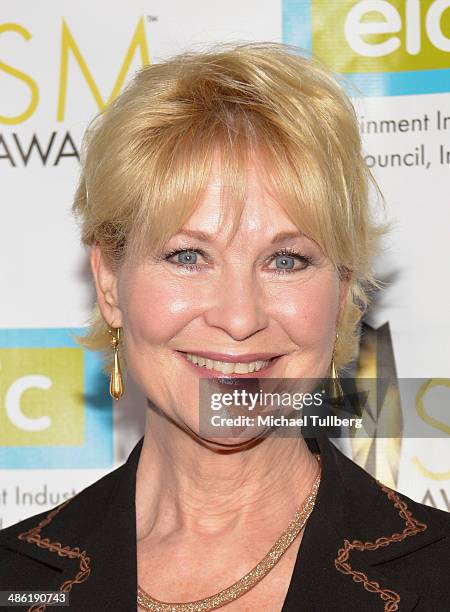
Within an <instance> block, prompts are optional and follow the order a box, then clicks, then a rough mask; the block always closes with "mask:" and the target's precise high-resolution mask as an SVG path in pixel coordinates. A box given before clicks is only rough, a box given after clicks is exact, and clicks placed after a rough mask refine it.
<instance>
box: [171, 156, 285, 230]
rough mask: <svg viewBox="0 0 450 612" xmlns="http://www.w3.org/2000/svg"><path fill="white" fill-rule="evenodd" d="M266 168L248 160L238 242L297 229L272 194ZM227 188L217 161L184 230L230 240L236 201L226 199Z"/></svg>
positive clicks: (253, 160)
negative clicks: (267, 181) (268, 184)
mask: <svg viewBox="0 0 450 612" xmlns="http://www.w3.org/2000/svg"><path fill="white" fill-rule="evenodd" d="M263 173H264V166H263V165H262V164H261V163H260V161H259V160H257V159H255V158H252V159H251V160H249V161H248V163H247V165H246V171H245V189H246V193H245V198H244V202H243V210H242V216H241V218H240V221H239V225H238V228H237V232H236V236H235V240H240V239H241V240H244V239H246V240H248V239H249V238H251V239H254V238H256V237H258V236H264V237H269V238H270V237H271V236H273V235H275V234H276V233H279V232H292V231H295V230H296V229H297V227H296V226H295V225H294V223H293V222H292V221H291V219H290V218H289V216H288V214H287V212H286V210H285V209H284V208H283V206H282V205H281V203H280V202H278V201H277V200H276V199H275V198H274V197H273V196H272V195H271V194H270V193H269V191H268V189H267V185H266V183H265V181H264V175H263ZM226 189H227V185H226V184H225V183H224V181H223V176H222V174H221V172H220V165H219V163H218V162H217V161H215V162H214V163H213V165H212V168H211V173H210V176H209V180H208V182H207V185H206V188H205V190H204V192H203V194H202V197H201V198H200V199H199V202H198V205H197V207H196V208H195V210H194V212H193V213H192V215H191V216H190V217H189V219H188V221H187V222H186V223H185V225H184V226H183V228H182V229H183V230H195V231H199V232H207V233H210V234H214V235H215V236H216V237H217V239H220V238H223V239H226V238H227V236H229V235H230V233H231V231H232V220H233V212H234V207H233V201H232V199H230V200H228V199H227V198H226V197H224V195H225V192H226Z"/></svg>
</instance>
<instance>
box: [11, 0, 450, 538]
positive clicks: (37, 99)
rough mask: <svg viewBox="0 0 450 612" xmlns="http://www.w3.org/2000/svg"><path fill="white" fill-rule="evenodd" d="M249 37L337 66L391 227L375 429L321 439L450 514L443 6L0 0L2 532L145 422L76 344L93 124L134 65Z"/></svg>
mask: <svg viewBox="0 0 450 612" xmlns="http://www.w3.org/2000/svg"><path fill="white" fill-rule="evenodd" d="M250 40H259V41H263V40H266V41H268V40H272V41H283V42H286V43H290V44H293V45H296V46H297V47H298V48H299V49H300V50H301V52H302V53H305V54H306V55H309V54H311V53H312V54H313V55H314V56H316V57H317V58H319V59H320V60H321V61H322V62H323V63H324V64H325V65H326V66H328V67H329V68H330V69H331V70H333V71H334V72H335V73H337V74H339V75H341V79H342V83H343V85H344V87H345V88H346V89H347V91H348V93H349V94H350V96H351V97H352V99H353V101H354V104H355V108H356V111H357V114H358V119H359V123H360V129H361V133H362V136H363V142H364V153H365V155H366V159H367V162H368V164H369V166H370V167H371V168H372V171H373V173H374V175H375V176H376V178H377V179H378V182H379V184H380V187H381V189H382V192H383V194H384V198H385V201H386V208H385V213H383V214H384V216H385V217H387V218H389V219H390V220H391V221H393V229H392V231H391V233H390V235H389V236H388V237H387V238H386V240H385V241H384V249H383V253H382V255H381V256H380V257H379V259H378V260H377V272H378V278H379V279H380V280H382V281H383V283H384V287H385V288H384V290H383V291H382V292H381V293H380V294H379V295H378V296H377V298H376V299H375V301H374V303H373V305H372V307H371V310H370V312H369V313H368V315H367V316H366V317H365V320H364V326H363V332H364V333H363V339H362V343H361V350H360V355H359V358H358V361H357V362H356V363H355V369H356V373H357V375H358V376H362V377H364V376H365V377H377V376H378V377H384V378H386V379H388V380H389V381H390V383H389V386H388V387H389V388H388V389H387V390H386V389H385V390H384V391H383V392H380V393H378V395H377V397H375V398H371V400H370V401H371V402H372V405H371V411H372V416H373V437H371V438H367V437H365V438H362V437H356V436H350V437H345V438H341V439H338V440H335V442H336V444H337V445H338V446H340V447H341V448H342V450H343V451H344V452H345V453H346V454H348V456H350V457H352V458H353V459H354V460H355V461H356V462H358V463H359V464H360V465H362V466H363V467H364V468H365V469H366V470H367V471H369V472H371V473H372V474H373V475H375V476H376V477H377V478H379V479H380V480H382V481H383V482H385V483H386V484H388V485H389V486H392V487H395V488H397V489H399V490H400V491H402V492H403V493H405V494H406V495H409V496H410V497H412V498H414V499H416V500H418V501H421V502H424V503H427V504H430V505H432V506H435V507H438V508H441V509H444V510H450V446H449V443H448V436H449V434H450V416H449V415H450V383H449V377H450V325H449V313H450V289H449V285H450V283H449V281H448V278H449V275H448V262H449V257H450V201H449V195H448V193H449V192H448V185H449V182H450V0H423V1H420V0H401V1H400V0H389V1H388V0H361V1H351V0H336V1H335V2H327V1H326V0H308V1H303V0H283V1H282V0H248V1H247V2H240V1H238V0H228V2H226V3H222V2H206V1H205V0H191V1H190V2H182V1H181V0H169V1H167V0H164V2H163V1H162V0H152V1H145V0H129V1H128V2H126V3H111V2H108V1H106V0H97V2H87V1H86V0H79V1H78V2H74V1H73V0H70V1H69V0H62V1H61V0H58V1H57V0H41V1H40V2H39V3H37V2H30V1H25V0H3V3H2V10H1V13H0V92H1V94H0V177H1V183H0V184H1V192H0V193H1V238H0V262H1V263H0V271H1V272H0V274H1V278H0V281H1V284H0V287H1V300H0V528H2V527H5V526H7V525H9V524H11V523H14V522H16V521H18V520H19V519H22V518H24V517H26V516H28V515H31V514H34V513H36V512H39V511H42V510H45V509H47V508H49V507H51V506H54V505H55V504H58V503H60V502H61V501H63V500H64V499H66V498H67V497H70V496H72V495H74V494H75V493H76V492H77V491H79V490H80V489H82V488H84V487H85V486H87V485H88V484H90V483H91V482H93V481H95V480H96V479H98V478H99V477H100V476H102V475H103V474H106V473H107V472H108V471H110V470H112V469H114V468H115V467H117V466H118V465H119V464H121V463H122V462H123V461H124V460H125V458H126V457H127V454H128V452H129V451H130V450H131V448H132V446H133V445H134V443H135V442H136V441H137V439H138V438H139V437H140V436H141V435H142V431H143V419H144V410H145V400H144V398H142V397H140V396H139V393H138V392H137V391H136V390H134V389H133V388H132V385H128V387H127V392H126V394H125V396H124V397H123V398H122V399H121V400H120V402H118V403H115V404H114V405H113V404H112V400H111V399H110V397H109V393H108V380H107V379H106V378H105V377H104V375H102V374H101V364H100V361H99V359H98V356H97V355H96V354H95V353H91V352H89V351H86V350H84V349H82V348H81V347H80V346H79V345H77V343H76V342H75V339H74V337H75V335H76V334H77V333H80V332H82V329H83V326H84V325H85V324H86V321H87V319H88V317H89V315H90V312H91V309H92V306H93V304H94V292H93V285H92V282H91V279H90V272H89V265H88V257H87V253H86V252H85V251H84V249H83V248H82V247H81V246H80V243H79V233H78V228H77V226H76V223H75V221H74V219H73V217H72V215H71V211H70V209H71V204H72V197H73V194H74V190H75V186H76V182H77V178H78V173H79V152H80V146H81V140H82V135H83V132H84V130H85V128H86V126H87V124H88V122H89V121H90V119H92V117H93V116H94V115H95V114H96V113H97V112H98V111H99V110H101V109H103V108H105V107H106V106H107V105H108V103H109V102H110V101H111V100H113V99H114V98H115V96H117V95H118V93H119V92H120V91H121V90H122V89H123V87H124V85H125V84H126V83H127V81H128V80H129V79H130V77H131V76H132V75H133V73H134V71H135V70H136V69H138V68H139V66H141V65H143V64H149V63H157V62H159V61H161V60H163V59H164V58H166V57H169V56H171V55H173V54H175V53H178V52H180V51H183V50H187V49H202V48H205V47H208V46H209V45H210V44H213V43H215V42H224V41H236V42H241V41H250ZM412 379H414V380H415V379H417V381H418V382H417V389H416V391H414V393H412V394H411V384H409V385H408V393H407V394H405V393H403V392H402V388H403V387H402V381H405V380H409V381H411V380H412ZM419 383H420V384H419ZM413 387H414V384H413ZM433 397H434V398H435V399H436V397H437V398H438V401H437V402H436V401H434V402H431V400H432V398H433ZM411 420H417V421H418V422H420V423H421V424H422V427H421V428H420V435H419V434H417V435H414V431H416V430H414V429H413V430H408V428H407V427H406V428H405V423H408V422H409V421H411ZM381 421H382V422H383V426H384V429H383V431H384V432H386V423H388V427H389V435H388V436H385V434H383V436H384V437H381V436H380V435H378V436H377V424H378V423H379V422H381ZM405 431H410V433H409V434H408V435H406V434H405ZM411 431H412V432H413V433H412V434H411Z"/></svg>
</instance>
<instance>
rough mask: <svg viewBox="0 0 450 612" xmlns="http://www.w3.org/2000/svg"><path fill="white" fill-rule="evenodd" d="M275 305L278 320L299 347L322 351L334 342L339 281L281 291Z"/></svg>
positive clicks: (327, 280)
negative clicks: (282, 294)
mask: <svg viewBox="0 0 450 612" xmlns="http://www.w3.org/2000/svg"><path fill="white" fill-rule="evenodd" d="M276 303H277V304H278V307H277V311H278V319H279V320H280V321H281V322H282V324H283V327H284V328H285V329H286V330H287V331H288V333H289V336H290V338H291V339H292V340H293V341H294V342H295V343H296V344H298V345H299V346H303V347H304V348H305V347H306V346H310V347H311V348H317V349H322V348H323V347H324V346H327V345H328V344H329V342H330V338H334V334H335V328H336V318H337V316H338V311H339V281H338V280H336V279H335V278H334V277H324V278H316V279H312V280H311V281H310V282H308V283H305V284H304V285H302V286H301V287H299V288H296V289H293V290H288V291H285V292H284V296H283V298H281V297H280V299H279V300H278V301H277V302H276Z"/></svg>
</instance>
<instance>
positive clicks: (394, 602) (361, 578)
mask: <svg viewBox="0 0 450 612" xmlns="http://www.w3.org/2000/svg"><path fill="white" fill-rule="evenodd" d="M376 483H377V484H378V485H379V486H380V487H381V490H382V491H383V492H384V493H386V495H387V496H388V498H389V500H390V501H391V502H393V504H394V507H395V508H397V510H398V513H399V515H400V516H401V518H402V519H403V520H404V521H405V523H406V527H405V529H403V531H402V533H393V534H392V535H390V536H382V537H380V538H377V539H376V540H375V542H361V541H360V540H353V541H352V542H349V541H348V540H344V547H343V548H340V549H339V550H338V556H337V557H336V559H335V560H334V565H335V566H336V569H337V570H339V571H340V572H342V573H343V574H348V575H350V576H351V577H352V579H353V581H354V582H362V584H363V587H364V588H365V589H366V591H369V593H378V594H379V596H380V597H381V599H382V600H383V601H385V602H386V603H385V605H384V612H396V611H397V610H398V609H399V603H400V595H399V594H398V593H397V592H396V591H393V590H391V589H386V588H383V587H380V585H379V584H378V582H375V580H369V578H368V577H367V576H366V574H364V572H359V571H357V570H354V569H353V568H352V567H351V565H350V563H348V558H349V555H350V552H351V551H352V550H376V549H377V548H380V547H381V546H389V544H392V543H393V542H401V541H402V540H404V539H405V538H407V537H409V536H415V535H417V534H418V533H419V532H421V531H425V529H427V525H425V523H420V522H419V521H418V520H417V519H416V518H414V517H413V516H412V513H411V511H410V510H408V506H407V505H406V503H405V502H404V501H402V500H401V499H400V497H399V496H398V495H397V493H396V491H394V490H393V489H390V488H389V487H387V486H386V485H384V484H382V483H381V482H379V481H378V480H377V481H376Z"/></svg>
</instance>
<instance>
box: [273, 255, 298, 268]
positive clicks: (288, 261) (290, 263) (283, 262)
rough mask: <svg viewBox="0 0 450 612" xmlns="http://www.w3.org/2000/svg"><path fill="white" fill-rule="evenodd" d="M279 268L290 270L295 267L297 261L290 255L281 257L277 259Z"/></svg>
mask: <svg viewBox="0 0 450 612" xmlns="http://www.w3.org/2000/svg"><path fill="white" fill-rule="evenodd" d="M275 261H276V264H277V268H279V269H281V270H289V269H291V268H293V267H294V266H295V260H294V258H293V257H290V256H289V255H280V256H279V257H277V258H276V260H275Z"/></svg>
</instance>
